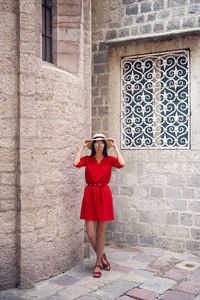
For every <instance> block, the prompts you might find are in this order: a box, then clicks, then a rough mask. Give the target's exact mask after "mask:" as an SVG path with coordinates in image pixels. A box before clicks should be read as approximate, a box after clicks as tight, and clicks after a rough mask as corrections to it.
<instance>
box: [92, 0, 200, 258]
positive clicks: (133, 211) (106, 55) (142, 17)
mask: <svg viewBox="0 0 200 300" xmlns="http://www.w3.org/2000/svg"><path fill="white" fill-rule="evenodd" d="M199 10H200V2H199V1H186V0H162V1H157V0H153V1H148V0H142V1H133V0H123V1H121V2H120V1H109V0H103V1H98V0H93V25H92V26H93V39H94V40H95V44H96V45H97V46H96V48H95V50H94V51H93V57H94V61H93V77H94V80H93V89H94V90H95V93H96V94H97V95H98V97H100V99H101V100H100V99H98V101H97V100H96V101H95V102H94V101H93V107H94V108H95V110H94V114H93V116H92V117H93V128H92V129H93V133H96V132H98V131H99V132H102V131H103V132H104V133H105V134H106V135H107V136H113V137H115V139H116V142H117V144H118V146H119V145H120V93H121V91H120V84H121V82H120V59H121V57H122V56H128V55H134V54H135V55H137V54H143V53H151V52H160V51H167V50H170V49H172V50H173V49H183V48H190V49H191V57H192V59H191V64H192V66H193V72H192V73H191V76H192V77H191V82H192V99H191V103H192V107H191V109H192V114H193V115H192V116H193V117H192V124H191V126H192V127H191V132H192V136H191V150H192V151H182V152H181V151H178V150H175V151H167V150H165V151H154V150H149V151H139V150H137V151H136V150H127V151H123V150H121V152H122V154H123V156H124V158H125V162H126V166H125V168H124V169H121V170H116V171H113V174H112V181H111V187H112V192H113V200H114V210H115V219H116V221H115V228H112V227H110V229H109V228H108V229H107V235H106V236H107V237H108V238H109V239H111V238H112V239H113V240H116V241H117V243H119V242H127V243H134V244H136V243H140V244H150V245H152V246H159V247H167V248H171V249H175V250H177V249H178V248H182V249H187V250H189V251H193V252H198V251H199V249H200V240H199V228H198V226H199V212H200V201H199V197H200V192H199V186H200V176H199V167H198V165H199V162H200V155H199V149H200V131H199V127H198V114H199V113H200V111H199V110H200V108H199V104H198V100H197V99H198V92H197V91H198V86H199V84H200V81H199V76H198V69H197V68H195V66H197V65H199V63H200V61H199V55H198V53H197V52H198V50H197V49H199V36H198V35H197V36H193V37H192V36H191V37H190V36H189V35H188V36H185V37H184V36H183V37H179V36H178V33H179V32H180V31H181V30H185V31H187V30H191V29H192V28H198V29H199V28H200V27H199V24H200V23H199V20H200V19H199ZM102 16H103V17H102ZM113 22H115V23H116V24H117V26H116V27H115V28H112V30H115V31H116V36H117V37H116V38H115V41H116V43H114V44H112V46H110V47H109V49H106V48H105V49H104V50H103V51H102V50H101V51H99V50H98V49H99V46H98V45H101V44H104V43H105V42H106V40H107V38H108V35H107V34H108V32H110V31H111V28H110V26H111V25H110V24H111V23H112V24H114V23H113ZM119 24H121V26H119ZM172 31H173V32H175V33H176V34H177V36H176V37H169V38H166V39H159V38H157V39H155V40H153V41H151V40H145V41H142V40H137V41H132V42H131V41H129V42H128V41H126V39H129V40H130V39H131V38H137V37H138V36H140V37H146V36H148V35H149V34H151V35H159V34H161V33H165V34H167V33H171V32H172ZM112 39H113V37H112ZM117 39H123V41H124V42H123V43H121V44H118V43H117ZM118 41H119V40H118ZM100 55H101V56H100ZM97 65H101V70H103V66H104V67H105V70H106V69H107V70H108V71H105V72H104V73H100V74H99V73H97V72H96V70H97V69H96V67H97ZM103 74H105V75H106V76H107V75H108V80H107V81H104V83H105V84H107V85H104V86H103V87H104V88H105V89H106V88H107V90H108V92H107V93H106V95H104V94H102V86H100V85H98V82H99V80H101V77H102V76H103ZM100 95H101V96H100ZM95 97H97V96H94V99H95ZM103 106H104V107H105V109H103ZM106 120H107V121H106ZM105 122H107V124H106V126H104V124H105ZM110 154H112V155H115V153H114V152H112V151H111V152H110ZM122 222H123V223H126V224H124V225H123V227H122V226H120V224H121V223H122ZM130 223H131V227H130V229H128V230H127V232H126V231H125V230H124V228H129V225H130Z"/></svg>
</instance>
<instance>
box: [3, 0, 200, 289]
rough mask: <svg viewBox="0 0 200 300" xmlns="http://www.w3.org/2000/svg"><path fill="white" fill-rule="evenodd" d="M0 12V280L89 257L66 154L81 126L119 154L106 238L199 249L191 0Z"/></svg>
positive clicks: (196, 17) (16, 282) (21, 278)
mask: <svg viewBox="0 0 200 300" xmlns="http://www.w3.org/2000/svg"><path fill="white" fill-rule="evenodd" d="M44 9H46V10H45V11H46V12H45V13H43V11H44ZM49 9H50V11H51V12H49ZM0 14H1V18H0V43H1V47H0V51H1V55H0V70H1V73H0V76H1V80H0V82H1V83H0V84H1V85H0V129H1V130H0V145H1V148H0V155H1V159H0V220H1V232H0V237H1V239H0V267H1V272H0V289H7V288H10V287H15V286H18V287H20V288H27V287H31V286H33V285H34V282H36V281H40V280H43V279H46V278H49V277H50V276H55V275H56V274H59V273H61V272H64V271H66V270H68V269H69V268H71V267H72V266H74V265H75V264H77V263H78V262H79V261H81V259H82V258H83V257H84V256H87V255H89V250H90V248H89V246H88V242H87V239H85V234H84V222H83V221H80V220H79V213H80V204H81V200H82V195H83V188H84V170H82V169H81V170H77V169H75V168H73V167H72V163H73V158H74V155H75V153H76V151H77V150H78V149H79V147H80V145H81V143H82V140H83V139H85V138H88V137H90V136H91V133H92V132H93V133H96V132H103V133H105V134H106V135H107V136H110V137H114V138H115V139H116V142H117V144H118V146H119V147H120V151H121V153H122V155H123V156H124V158H125V162H126V165H125V167H124V168H123V169H122V170H120V172H118V171H117V170H115V169H114V170H113V175H112V181H111V184H110V186H111V189H112V193H113V202H114V210H115V221H113V222H109V223H108V224H107V230H106V237H107V241H111V242H114V243H120V244H121V243H133V244H140V245H145V246H146V245H147V246H152V247H164V248H168V249H173V250H179V251H182V250H186V251H190V252H193V253H199V251H200V169H199V163H200V151H199V150H200V129H199V112H200V105H199V101H198V87H199V85H200V79H199V70H198V67H199V65H200V55H199V54H200V52H199V49H200V40H199V31H200V1H199V0H160V1H159V0H153V1H147V0H145V1H144V0H101V1H99V0H92V1H90V0H73V1H72V0H52V1H48V0H43V1H42V0H41V1H38V0H26V1H25V0H16V1H13V0H1V1H0ZM49 15H50V16H51V18H50V20H49V19H48V17H49ZM44 18H45V20H46V21H45V22H46V23H44V24H43V22H42V20H44ZM91 21H92V22H91ZM91 23H92V27H91ZM45 24H47V25H48V24H51V28H52V29H51V30H50V32H49V30H48V26H47V27H46V25H45ZM51 45H52V47H50V46H51ZM44 49H45V50H44ZM49 49H51V50H49ZM92 51H93V56H92V59H93V60H92V66H91V53H92ZM46 60H47V61H46ZM91 71H92V84H91ZM91 90H92V98H91ZM86 154H87V153H86ZM110 154H113V155H114V153H113V152H112V151H111V152H110Z"/></svg>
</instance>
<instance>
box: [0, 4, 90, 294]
mask: <svg viewBox="0 0 200 300" xmlns="http://www.w3.org/2000/svg"><path fill="white" fill-rule="evenodd" d="M15 2H16V3H17V4H16V3H15ZM53 3H54V5H55V2H53ZM57 3H58V6H57V13H58V14H57V17H58V19H59V24H58V34H59V37H58V39H57V41H58V47H57V50H58V52H57V53H56V57H54V64H50V63H47V62H44V61H42V60H41V53H42V51H41V50H42V48H41V45H42V43H41V22H42V19H41V2H40V1H35V0H29V1H25V0H20V1H1V3H0V11H2V12H3V13H1V18H0V43H1V48H0V51H1V62H0V68H1V75H0V78H1V86H0V89H1V93H0V97H1V101H0V103H1V104H0V112H1V114H0V127H1V131H0V135H1V139H0V145H1V147H2V148H1V150H0V155H1V159H0V219H1V229H2V231H1V233H0V240H1V241H0V243H1V245H0V269H1V272H0V288H1V289H5V288H8V287H15V286H16V285H18V286H19V287H20V288H27V287H30V286H33V285H34V282H36V281H39V280H42V279H45V278H49V277H50V276H53V275H56V274H59V273H62V272H64V271H66V270H68V269H69V268H71V267H72V266H74V265H75V264H76V263H77V262H79V261H80V260H81V259H82V258H83V257H84V255H85V253H86V252H87V251H86V252H85V249H84V248H85V247H84V226H83V224H84V223H83V222H82V221H80V220H79V214H80V203H81V200H82V193H83V182H84V180H83V172H82V171H81V170H77V169H75V168H74V167H73V165H72V163H73V159H74V155H75V153H76V151H77V150H78V149H79V147H80V144H81V141H82V140H83V139H85V138H87V137H88V136H90V122H88V120H89V119H90V118H91V109H90V106H91V99H90V90H91V88H90V78H91V72H90V58H91V55H90V53H91V52H90V51H91V38H90V32H91V29H90V27H91V3H90V1H89V0H87V1H84V2H83V3H84V4H83V6H81V7H80V3H81V2H80V1H76V3H77V5H71V4H70V3H71V1H65V2H62V1H58V2H57ZM78 3H79V4H78ZM61 6H62V7H61ZM69 13H71V15H70V17H69V19H68V20H67V22H66V23H65V22H63V19H62V18H65V17H66V15H67V14H69ZM77 15H78V17H77V18H76V16H77ZM16 16H17V18H16ZM71 16H73V18H71ZM54 17H55V16H54ZM70 18H71V19H70ZM74 18H75V19H76V22H77V24H79V25H77V27H76V26H75V25H73V27H76V28H75V29H73V28H72V29H71V30H68V29H67V28H66V26H68V25H69V22H71V23H72V24H74V20H75V19H74ZM55 24H56V23H55ZM66 24H67V25H66ZM15 28H17V33H16V30H15ZM62 30H64V31H65V34H63V35H62ZM73 30H74V31H73ZM61 35H62V37H61ZM60 39H63V43H64V44H62V45H61V42H60ZM74 39H76V40H75V41H74ZM66 40H67V41H68V42H67V43H65V41H66ZM76 42H77V44H76ZM68 46H69V47H68ZM72 46H73V47H75V48H76V49H77V51H75V48H73V47H72ZM17 51H18V56H17ZM68 52H69V53H71V52H73V53H74V54H75V57H74V59H73V58H70V60H69V59H68V60H67V58H69V57H70V56H68V54H69V53H68ZM63 53H67V54H66V56H65V57H63ZM54 54H55V53H54ZM63 59H64V61H65V63H67V66H69V62H70V68H67V67H66V64H63ZM65 59H66V60H65ZM61 65H62V69H64V70H62V69H61V68H60V67H61ZM17 71H18V72H19V74H18V78H19V80H18V82H17ZM66 71H68V72H66ZM75 75H76V76H75ZM75 116H77V117H75ZM85 245H87V243H85ZM86 250H87V249H86Z"/></svg>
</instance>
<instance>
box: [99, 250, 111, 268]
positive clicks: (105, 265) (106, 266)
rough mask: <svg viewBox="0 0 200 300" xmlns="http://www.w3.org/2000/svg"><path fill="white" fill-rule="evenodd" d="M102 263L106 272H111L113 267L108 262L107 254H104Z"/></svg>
mask: <svg viewBox="0 0 200 300" xmlns="http://www.w3.org/2000/svg"><path fill="white" fill-rule="evenodd" d="M103 258H104V260H105V261H106V264H105V263H104V262H103ZM101 263H102V265H103V268H104V270H106V271H110V269H111V266H110V264H109V261H108V260H107V257H106V254H105V253H103V255H102V257H101Z"/></svg>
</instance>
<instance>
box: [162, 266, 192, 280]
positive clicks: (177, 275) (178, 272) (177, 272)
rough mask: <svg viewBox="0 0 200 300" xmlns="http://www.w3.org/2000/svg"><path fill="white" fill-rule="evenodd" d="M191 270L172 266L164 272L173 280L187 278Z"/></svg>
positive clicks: (165, 275)
mask: <svg viewBox="0 0 200 300" xmlns="http://www.w3.org/2000/svg"><path fill="white" fill-rule="evenodd" d="M189 273H190V272H189V271H187V270H182V269H178V268H172V269H170V270H168V271H166V272H165V273H164V275H163V276H164V277H168V278H170V279H173V280H177V281H179V280H181V279H183V278H185V277H186V276H187V275H188V274H189Z"/></svg>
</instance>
